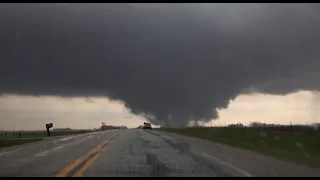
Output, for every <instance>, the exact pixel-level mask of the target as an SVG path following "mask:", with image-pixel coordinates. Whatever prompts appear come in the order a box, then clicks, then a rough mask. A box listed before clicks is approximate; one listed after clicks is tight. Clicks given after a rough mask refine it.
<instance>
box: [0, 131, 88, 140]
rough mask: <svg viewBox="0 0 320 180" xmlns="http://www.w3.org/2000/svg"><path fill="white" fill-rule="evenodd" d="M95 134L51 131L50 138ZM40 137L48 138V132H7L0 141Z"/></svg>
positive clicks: (1, 136) (0, 135)
mask: <svg viewBox="0 0 320 180" xmlns="http://www.w3.org/2000/svg"><path fill="white" fill-rule="evenodd" d="M89 132H94V131H90V130H73V131H50V137H53V136H64V135H72V134H83V133H89ZM40 137H47V132H46V131H39V132H23V131H21V132H20V137H19V132H6V133H2V134H0V140H6V139H7V140H10V139H20V138H21V139H24V138H40Z"/></svg>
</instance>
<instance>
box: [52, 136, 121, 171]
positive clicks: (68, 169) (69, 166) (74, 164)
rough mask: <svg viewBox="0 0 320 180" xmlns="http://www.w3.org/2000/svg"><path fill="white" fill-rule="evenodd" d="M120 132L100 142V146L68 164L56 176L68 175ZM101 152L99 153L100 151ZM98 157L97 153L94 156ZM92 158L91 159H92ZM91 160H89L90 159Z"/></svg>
mask: <svg viewBox="0 0 320 180" xmlns="http://www.w3.org/2000/svg"><path fill="white" fill-rule="evenodd" d="M117 134H118V133H115V134H113V135H112V136H111V137H110V138H109V139H108V140H106V141H104V142H103V143H101V144H99V145H98V146H96V147H94V148H93V149H91V150H90V151H89V152H88V153H86V154H85V155H84V156H81V157H80V158H78V159H77V160H76V161H74V162H73V163H71V164H70V165H68V166H67V167H66V168H64V169H63V170H61V171H60V172H59V173H57V174H56V177H66V176H67V175H68V173H69V172H71V171H72V170H73V169H74V168H76V167H77V166H79V165H80V164H81V163H82V162H84V161H85V160H86V159H87V158H88V157H89V156H90V155H92V154H94V153H96V152H99V150H100V149H101V147H102V146H103V145H105V144H107V143H108V142H109V141H110V140H111V139H112V138H113V137H114V136H116V135H117ZM98 154H99V153H98ZM99 156H100V155H99ZM99 156H98V157H99ZM95 157H96V158H98V157H97V155H95V156H93V158H95ZM90 160H91V159H90ZM90 160H89V161H90Z"/></svg>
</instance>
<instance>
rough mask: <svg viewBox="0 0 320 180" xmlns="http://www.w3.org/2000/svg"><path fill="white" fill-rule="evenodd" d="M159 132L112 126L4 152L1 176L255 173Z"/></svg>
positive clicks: (219, 174) (0, 157) (223, 174)
mask: <svg viewBox="0 0 320 180" xmlns="http://www.w3.org/2000/svg"><path fill="white" fill-rule="evenodd" d="M208 156H209V155H208V154H205V153H202V152H201V151H200V150H199V149H195V148H193V147H191V146H189V144H187V143H184V142H181V141H178V140H176V139H174V138H172V137H169V136H166V135H164V134H162V133H161V132H159V131H153V130H142V129H127V130H109V131H102V132H95V133H88V134H82V135H75V136H68V137H65V138H60V139H53V140H50V141H46V142H42V143H38V144H35V145H32V146H28V147H25V148H19V149H15V150H10V151H8V152H1V153H0V161H1V162H2V163H1V164H0V176H56V177H69V176H75V177H80V176H90V177H92V176H99V177H109V176H148V177H150V176H163V177H165V176H211V177H217V176H224V177H227V176H251V175H250V174H249V173H247V172H244V171H242V170H240V169H238V168H235V167H230V166H228V165H226V164H224V163H223V162H220V161H217V160H216V159H214V157H208Z"/></svg>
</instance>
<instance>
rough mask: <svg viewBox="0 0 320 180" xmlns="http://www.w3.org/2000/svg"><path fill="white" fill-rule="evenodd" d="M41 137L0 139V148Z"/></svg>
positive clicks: (36, 139) (37, 139)
mask: <svg viewBox="0 0 320 180" xmlns="http://www.w3.org/2000/svg"><path fill="white" fill-rule="evenodd" d="M41 140H42V138H33V139H10V140H0V148H3V147H10V146H16V145H21V144H26V143H32V142H36V141H41Z"/></svg>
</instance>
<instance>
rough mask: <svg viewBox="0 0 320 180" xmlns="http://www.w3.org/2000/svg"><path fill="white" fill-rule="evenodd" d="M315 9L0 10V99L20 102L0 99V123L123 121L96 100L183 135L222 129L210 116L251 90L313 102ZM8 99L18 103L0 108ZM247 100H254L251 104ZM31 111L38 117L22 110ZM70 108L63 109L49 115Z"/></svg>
mask: <svg viewBox="0 0 320 180" xmlns="http://www.w3.org/2000/svg"><path fill="white" fill-rule="evenodd" d="M319 10H320V6H319V4H93V3H92V4H49V3H45V4H1V5H0V23H1V24H5V26H1V27H0V38H1V42H0V93H2V94H20V95H24V96H23V97H22V96H15V95H14V96H12V97H10V98H6V100H3V99H1V101H2V102H5V103H2V104H1V108H3V109H4V110H1V111H2V113H1V116H3V117H2V119H6V121H9V120H10V122H14V121H15V120H13V119H20V120H21V121H22V119H23V120H25V121H26V122H28V123H29V122H30V123H31V121H32V122H36V121H39V122H40V121H41V120H43V119H50V118H51V121H54V120H55V119H56V120H57V119H63V120H59V121H61V123H62V122H65V123H66V124H68V125H69V124H70V123H71V122H73V121H77V123H78V124H79V125H80V124H81V123H83V122H87V121H90V122H91V121H100V119H103V118H107V119H108V118H109V119H114V123H117V122H120V121H121V119H124V118H125V117H127V114H128V113H120V114H121V115H120V114H119V113H115V112H110V111H108V110H107V109H108V108H107V107H106V109H104V108H102V107H105V106H109V105H110V103H106V105H102V104H104V103H102V102H105V101H107V100H105V99H103V98H105V97H108V98H110V99H113V100H118V101H121V102H122V104H124V105H125V106H126V107H127V108H128V109H129V111H130V112H131V113H134V114H139V115H142V116H143V115H152V116H151V118H149V120H150V121H152V122H153V123H155V124H166V125H168V122H167V116H168V113H171V114H172V115H173V117H174V119H173V121H172V122H171V123H170V125H171V126H183V125H186V124H188V122H189V121H190V120H200V121H206V122H209V121H211V120H212V119H219V120H220V119H222V118H226V119H228V120H229V118H231V115H223V112H225V111H224V110H222V111H221V112H220V111H219V112H218V111H217V109H224V108H227V107H228V105H229V106H230V107H233V106H236V105H235V104H236V103H235V102H238V101H240V100H238V98H239V97H247V96H246V94H250V93H252V92H257V93H269V94H275V95H279V96H268V98H269V99H272V98H274V99H275V100H270V101H271V102H273V101H277V102H278V100H279V98H280V97H281V96H283V95H286V94H288V93H294V92H298V91H299V90H308V92H309V93H310V94H314V93H311V90H313V91H317V90H319V83H318V82H319V78H318V77H320V76H319V75H320V74H319V73H318V72H319V69H318V68H319V67H320V61H319V47H320V36H319V35H320V33H319V32H320V11H319ZM241 94H242V95H241ZM239 95H240V96H239ZM29 96H37V97H36V98H35V97H33V98H31V97H29ZM48 96H50V97H51V98H48ZM13 97H19V98H20V101H21V103H19V104H20V105H19V106H18V105H15V106H14V107H11V109H9V110H8V108H9V107H7V106H9V104H10V103H9V102H11V101H14V100H13V99H14V98H13ZM61 97H64V98H61ZM71 97H72V98H73V99H79V102H78V101H76V102H78V103H76V105H74V102H75V101H74V100H72V101H71V100H69V98H71ZM87 97H90V99H94V102H95V103H92V102H91V103H90V102H89V103H88V101H85V100H83V99H86V98H87ZM248 97H250V98H249V99H250V101H252V102H255V103H256V104H257V103H258V102H256V100H255V99H256V98H259V95H257V96H256V95H255V96H252V95H250V96H248ZM314 97H316V96H314ZM12 98H13V99H12ZM19 98H18V99H19ZM25 98H26V99H30V98H31V99H32V100H30V101H32V103H29V104H27V103H26V102H27V101H24V100H22V99H25ZM97 98H98V99H101V104H100V100H96V99H97ZM235 98H237V99H235ZM281 98H288V97H287V96H283V97H281ZM281 98H280V99H281ZM305 98H307V97H305ZM48 99H53V100H52V101H51V100H48ZM80 99H82V100H80ZM240 99H241V98H240ZM276 99H277V100H276ZM289 99H290V98H289ZM293 99H294V98H293ZM293 99H292V98H291V100H284V99H283V101H290V102H295V101H294V100H293ZM315 99H317V98H313V100H312V104H314V105H315V106H316V104H317V100H315ZM230 100H235V101H233V103H235V104H233V103H231V104H230ZM33 101H36V102H33ZM246 101H249V100H248V99H247V100H246ZM296 101H297V102H300V103H301V102H304V103H302V104H308V103H309V101H311V100H309V99H305V100H301V99H300V100H296ZM96 102H99V103H98V104H96ZM281 102H282V101H281ZM281 102H280V101H279V102H278V103H280V104H281ZM307 102H308V103H307ZM25 103H26V106H24V105H23V104H25ZM42 103H45V104H46V103H47V104H48V106H47V109H40V110H39V109H37V108H36V109H31V110H27V112H26V111H25V110H23V109H24V108H25V107H30V106H31V105H32V106H34V107H42ZM70 103H71V104H72V107H73V108H75V109H72V108H71V107H70V108H71V109H68V108H66V109H62V110H63V111H60V110H59V113H58V112H56V111H57V110H56V109H55V108H57V107H58V106H67V107H69V104H70ZM239 103H240V104H241V103H243V102H239ZM87 104H90V105H87ZM250 104H252V103H250ZM309 104H310V103H309ZM56 106H57V107H56ZM86 106H90V107H91V108H92V112H87V111H86V108H84V107H86ZM110 106H113V105H110ZM115 106H117V105H115ZM255 106H257V105H255ZM49 107H50V108H49ZM51 107H52V108H53V109H52V108H51ZM262 107H264V108H265V109H264V110H261V108H262ZM310 107H311V106H310V105H309V108H310ZM312 107H313V106H312ZM19 108H20V109H19ZM77 108H78V109H77ZM261 108H260V111H261V112H262V111H267V110H268V109H270V108H271V107H270V108H269V107H267V106H266V105H261ZM13 109H14V110H13ZM58 109H59V108H58ZM101 109H103V110H101ZM228 109H229V108H228ZM249 109H250V108H249ZM310 109H314V108H310ZM4 111H6V113H4ZM38 111H41V112H44V113H43V115H40V114H41V113H38ZM230 111H231V110H230ZM251 111H256V112H257V111H258V110H257V109H255V108H252V110H251ZM288 111H289V110H288ZM8 112H9V113H8ZM36 112H37V113H36ZM241 112H242V114H243V113H244V112H243V110H241ZM313 112H314V111H313ZM81 113H83V116H81V117H78V116H80V115H78V114H81ZM238 113H240V112H238ZM219 114H220V117H219V116H218V115H219ZM231 114H233V115H235V116H236V111H234V112H233V113H231ZM131 116H132V115H131ZM224 116H225V117H224ZM283 116H284V117H286V118H289V116H287V115H283ZM27 117H32V118H27ZM148 117H150V116H148ZM227 117H229V118H227ZM238 117H239V115H238ZM243 117H245V116H244V115H243ZM279 117H280V115H279ZM290 117H291V116H290ZM132 118H133V117H132ZM139 118H140V119H142V117H134V118H133V119H131V120H128V121H130V123H131V122H132V123H133V122H138V120H137V119H139ZM273 118H274V117H273V116H271V115H270V118H268V119H273ZM2 119H1V121H3V120H2ZM11 119H12V120H11ZM76 119H78V120H76ZM88 119H90V120H88ZM91 119H94V120H91ZM97 119H99V120H97ZM129 119H130V118H129ZM266 119H267V117H266ZM311 119H312V118H311ZM44 121H47V120H44ZM78 121H79V122H78ZM80 121H81V122H80ZM306 121H311V120H310V118H309V120H306ZM57 122H58V120H57ZM5 124H7V123H5ZM84 124H85V123H84ZM133 124H134V123H133ZM138 124H139V123H138ZM62 125H63V123H62V124H61V126H62ZM26 126H27V125H26ZM70 126H71V124H70ZM83 126H84V125H83ZM1 127H3V126H2V125H1Z"/></svg>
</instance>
